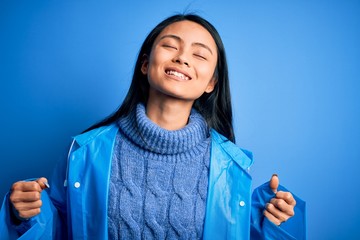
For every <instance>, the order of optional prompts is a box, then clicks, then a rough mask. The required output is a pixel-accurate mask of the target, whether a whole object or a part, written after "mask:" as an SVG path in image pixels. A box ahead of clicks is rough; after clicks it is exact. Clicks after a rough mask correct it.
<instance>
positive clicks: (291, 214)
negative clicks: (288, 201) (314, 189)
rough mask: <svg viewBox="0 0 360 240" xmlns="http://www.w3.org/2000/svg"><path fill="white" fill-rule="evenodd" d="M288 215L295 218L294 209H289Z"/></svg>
mask: <svg viewBox="0 0 360 240" xmlns="http://www.w3.org/2000/svg"><path fill="white" fill-rule="evenodd" d="M289 215H290V216H291V217H293V216H295V211H294V209H291V211H290V213H289Z"/></svg>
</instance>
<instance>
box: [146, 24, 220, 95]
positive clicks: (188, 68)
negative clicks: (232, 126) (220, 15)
mask: <svg viewBox="0 0 360 240" xmlns="http://www.w3.org/2000/svg"><path fill="white" fill-rule="evenodd" d="M217 57H218V56H217V47H216V44H215V41H214V39H213V38H212V36H211V35H210V33H209V32H208V31H207V30H206V29H205V28H204V27H202V26H201V25H199V24H197V23H195V22H191V21H180V22H175V23H172V24H170V25H169V26H167V27H166V28H165V29H164V30H163V31H162V32H161V33H160V34H159V36H158V37H157V38H156V39H155V42H154V44H153V47H152V50H151V53H150V56H146V59H145V61H144V63H143V64H142V68H141V71H142V72H143V74H146V75H147V77H148V81H149V84H150V95H151V93H155V94H160V95H165V96H168V97H172V98H178V99H183V100H186V101H194V100H196V99H197V98H199V97H200V96H201V95H202V94H203V93H204V92H207V93H209V92H211V91H212V90H213V89H214V86H215V84H216V79H215V78H214V71H215V67H216V64H217Z"/></svg>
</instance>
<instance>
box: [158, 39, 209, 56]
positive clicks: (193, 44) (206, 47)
mask: <svg viewBox="0 0 360 240" xmlns="http://www.w3.org/2000/svg"><path fill="white" fill-rule="evenodd" d="M164 38H173V39H175V40H177V41H180V42H182V41H183V40H182V39H181V38H180V37H179V36H177V35H173V34H167V35H164V36H162V37H161V38H160V40H162V39H164ZM191 45H192V46H200V47H203V48H205V49H207V50H208V51H209V52H210V53H211V55H212V54H213V52H212V51H211V49H210V47H209V46H208V45H206V44H204V43H200V42H194V43H192V44H191Z"/></svg>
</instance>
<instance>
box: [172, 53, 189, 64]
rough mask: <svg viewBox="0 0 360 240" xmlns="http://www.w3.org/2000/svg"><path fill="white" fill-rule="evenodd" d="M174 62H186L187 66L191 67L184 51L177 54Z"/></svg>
mask: <svg viewBox="0 0 360 240" xmlns="http://www.w3.org/2000/svg"><path fill="white" fill-rule="evenodd" d="M173 62H176V63H179V64H181V65H182V64H184V65H186V66H187V67H190V64H189V61H188V60H187V57H186V56H185V54H184V53H179V54H178V55H176V56H175V57H174V59H173Z"/></svg>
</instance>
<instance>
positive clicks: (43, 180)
mask: <svg viewBox="0 0 360 240" xmlns="http://www.w3.org/2000/svg"><path fill="white" fill-rule="evenodd" d="M36 182H37V183H38V184H39V185H40V187H41V190H44V189H47V188H50V185H49V183H48V180H47V179H46V178H44V177H42V178H38V179H37V180H36Z"/></svg>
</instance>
